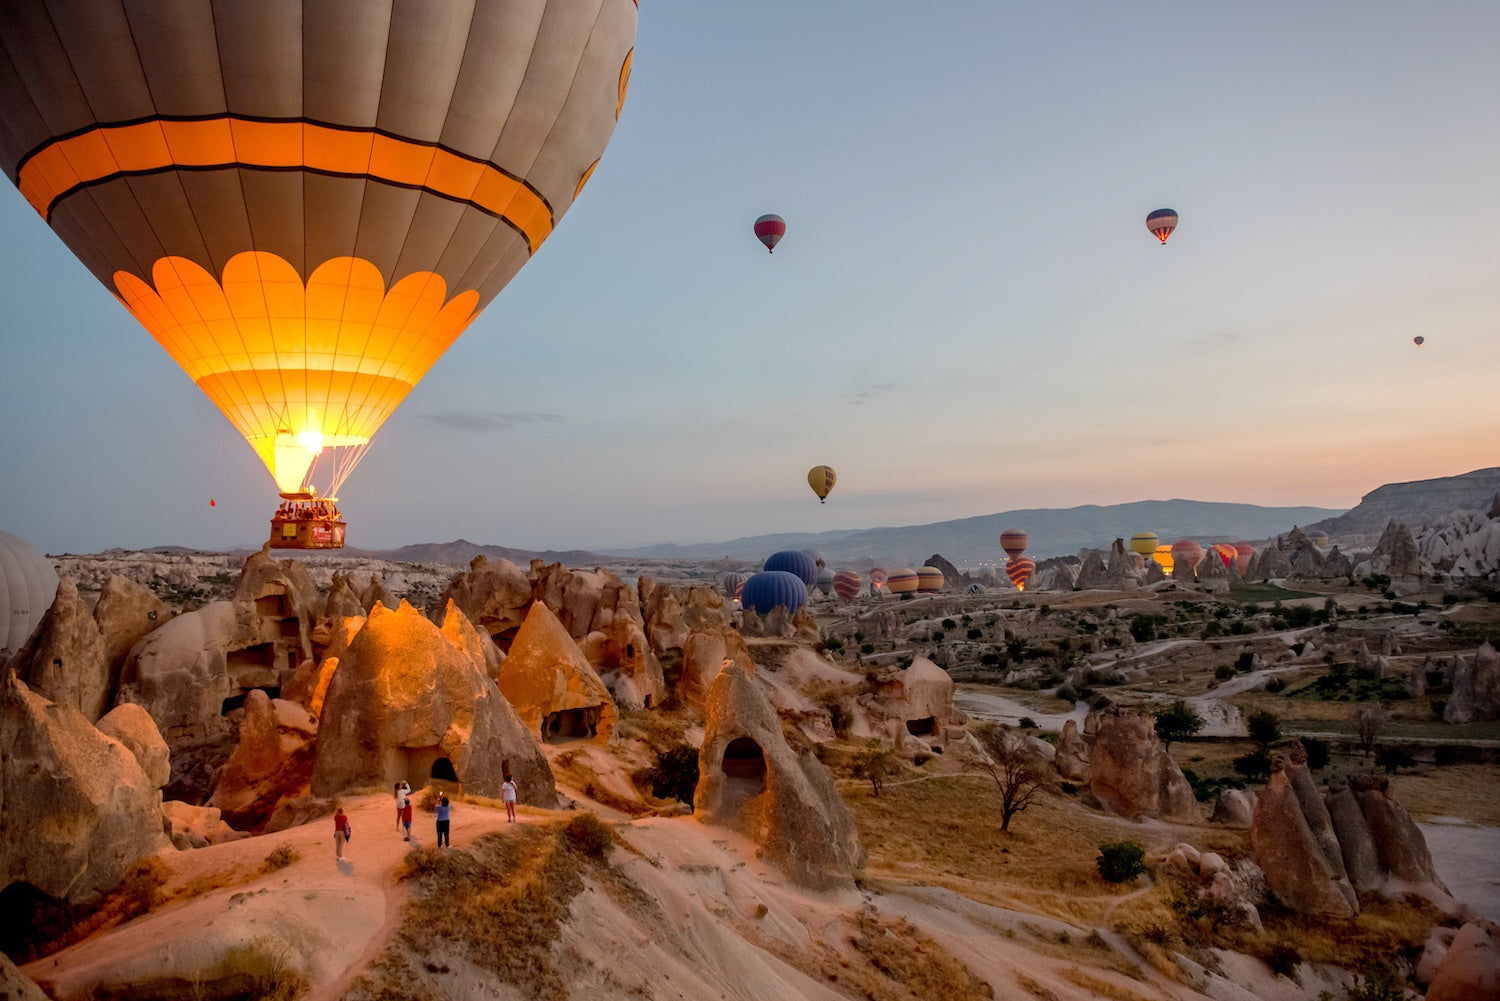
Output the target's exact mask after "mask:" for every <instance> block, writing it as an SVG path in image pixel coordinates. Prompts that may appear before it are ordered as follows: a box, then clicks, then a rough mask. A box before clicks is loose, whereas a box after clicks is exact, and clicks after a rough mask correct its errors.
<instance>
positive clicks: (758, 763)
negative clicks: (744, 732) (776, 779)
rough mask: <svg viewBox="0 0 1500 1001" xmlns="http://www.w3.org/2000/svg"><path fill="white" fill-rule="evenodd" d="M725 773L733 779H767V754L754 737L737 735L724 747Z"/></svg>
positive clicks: (757, 780) (762, 780)
mask: <svg viewBox="0 0 1500 1001" xmlns="http://www.w3.org/2000/svg"><path fill="white" fill-rule="evenodd" d="M722 767H723V769H724V774H725V775H726V776H728V777H729V778H732V779H749V780H751V781H756V782H760V783H761V784H762V785H764V784H765V781H766V755H765V752H764V751H762V750H761V749H760V745H759V744H757V743H756V742H755V739H754V738H753V737H736V738H734V739H733V740H731V741H730V742H729V746H728V747H726V748H724V763H723V765H722Z"/></svg>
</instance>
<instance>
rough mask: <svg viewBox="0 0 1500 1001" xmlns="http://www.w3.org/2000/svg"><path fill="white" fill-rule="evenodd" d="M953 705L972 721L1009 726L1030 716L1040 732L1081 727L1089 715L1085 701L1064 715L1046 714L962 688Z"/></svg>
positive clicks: (988, 694) (1013, 702)
mask: <svg viewBox="0 0 1500 1001" xmlns="http://www.w3.org/2000/svg"><path fill="white" fill-rule="evenodd" d="M953 704H954V705H955V706H957V707H958V708H959V709H962V710H963V711H964V712H965V713H966V714H968V715H969V716H970V717H971V718H973V719H985V720H995V721H997V722H1000V723H1006V724H1009V725H1011V726H1014V725H1016V724H1017V723H1019V722H1020V721H1021V717H1023V716H1030V717H1031V718H1032V719H1033V720H1035V721H1036V724H1037V726H1039V727H1041V728H1042V729H1043V730H1061V729H1062V728H1063V724H1065V723H1066V722H1067V721H1068V720H1070V719H1071V720H1076V721H1077V723H1078V725H1079V726H1080V727H1082V726H1083V720H1084V717H1085V716H1087V715H1088V714H1089V706H1088V703H1087V702H1079V703H1077V704H1076V705H1074V706H1073V708H1072V709H1071V710H1069V711H1068V712H1065V713H1048V712H1043V711H1042V710H1040V709H1033V708H1032V707H1031V706H1027V705H1022V704H1021V703H1020V702H1017V701H1015V700H1014V699H1008V698H1006V697H1005V696H1003V695H995V694H994V693H992V692H983V691H976V690H974V689H972V688H966V687H964V686H962V685H959V686H958V687H956V688H955V689H954V691H953Z"/></svg>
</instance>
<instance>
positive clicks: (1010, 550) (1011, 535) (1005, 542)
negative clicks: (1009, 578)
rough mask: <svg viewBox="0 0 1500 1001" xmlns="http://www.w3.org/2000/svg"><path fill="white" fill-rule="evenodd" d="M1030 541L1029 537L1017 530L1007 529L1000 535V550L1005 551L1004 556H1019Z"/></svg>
mask: <svg viewBox="0 0 1500 1001" xmlns="http://www.w3.org/2000/svg"><path fill="white" fill-rule="evenodd" d="M1030 541H1031V537H1030V536H1029V535H1027V534H1026V533H1025V532H1023V531H1021V530H1020V529H1019V528H1007V529H1006V530H1005V531H1003V532H1001V533H1000V548H1001V549H1004V550H1005V555H1006V556H1020V555H1021V554H1022V553H1024V552H1025V551H1026V545H1027V543H1029V542H1030Z"/></svg>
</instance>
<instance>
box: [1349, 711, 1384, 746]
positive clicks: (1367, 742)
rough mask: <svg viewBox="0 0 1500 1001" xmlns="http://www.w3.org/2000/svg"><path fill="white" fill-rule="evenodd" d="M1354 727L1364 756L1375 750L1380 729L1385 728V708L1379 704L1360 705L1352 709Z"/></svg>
mask: <svg viewBox="0 0 1500 1001" xmlns="http://www.w3.org/2000/svg"><path fill="white" fill-rule="evenodd" d="M1354 729H1355V731H1356V732H1357V733H1358V734H1359V747H1360V750H1362V751H1364V752H1365V757H1367V758H1368V757H1369V756H1370V752H1371V751H1373V750H1375V743H1376V741H1378V740H1379V739H1380V731H1381V730H1383V729H1385V709H1384V708H1383V707H1381V706H1360V707H1359V708H1358V709H1356V710H1354Z"/></svg>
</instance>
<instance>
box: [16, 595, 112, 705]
mask: <svg viewBox="0 0 1500 1001" xmlns="http://www.w3.org/2000/svg"><path fill="white" fill-rule="evenodd" d="M10 666H11V668H12V669H13V670H14V671H15V672H16V676H17V677H18V678H20V679H21V680H22V681H24V682H26V684H27V686H28V687H29V688H30V689H31V690H32V691H33V692H35V693H36V694H37V695H40V696H42V698H45V699H50V700H51V701H53V702H61V703H66V704H67V705H70V706H72V707H73V708H74V709H77V710H78V711H79V712H81V713H83V715H84V716H86V717H87V718H88V719H89V721H90V722H93V721H94V720H97V719H98V718H99V717H100V716H103V715H104V712H105V710H106V709H107V708H108V707H109V702H110V696H111V695H112V694H113V692H112V691H111V688H110V680H109V660H108V658H107V657H106V655H105V652H104V637H103V636H102V635H101V634H100V632H99V626H98V624H97V623H96V622H95V621H94V616H93V615H92V614H91V613H90V612H89V610H88V608H87V606H85V605H84V603H83V601H82V600H81V599H80V598H79V597H78V586H77V585H76V584H75V583H74V582H73V581H72V580H70V579H68V578H67V577H64V578H62V579H61V580H59V581H58V583H57V594H56V595H54V596H53V598H52V607H50V608H48V609H47V611H46V613H45V614H44V615H43V616H42V621H41V622H40V623H39V624H38V625H37V628H36V631H35V632H33V633H32V634H31V637H30V638H29V639H28V640H27V641H26V645H25V646H23V647H21V649H20V651H19V652H17V654H16V655H15V656H14V657H12V658H11V661H10Z"/></svg>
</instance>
